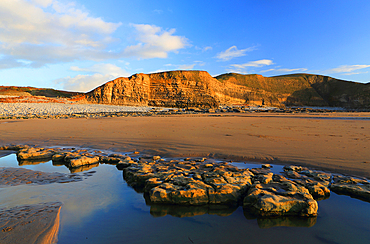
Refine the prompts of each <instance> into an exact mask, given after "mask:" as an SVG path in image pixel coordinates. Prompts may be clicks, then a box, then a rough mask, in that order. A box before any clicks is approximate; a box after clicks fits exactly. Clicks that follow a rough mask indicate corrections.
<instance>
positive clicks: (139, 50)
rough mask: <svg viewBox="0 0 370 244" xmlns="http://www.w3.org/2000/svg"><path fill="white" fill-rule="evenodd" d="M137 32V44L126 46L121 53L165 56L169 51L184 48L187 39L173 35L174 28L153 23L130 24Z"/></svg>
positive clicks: (148, 56) (141, 55)
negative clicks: (163, 28)
mask: <svg viewBox="0 0 370 244" xmlns="http://www.w3.org/2000/svg"><path fill="white" fill-rule="evenodd" d="M131 26H133V27H134V28H135V29H136V31H137V33H136V39H137V40H138V41H139V43H138V44H137V45H133V46H129V47H127V48H126V49H125V50H124V52H123V55H124V56H134V57H139V58H143V59H145V58H166V57H167V56H168V53H169V52H177V51H178V50H179V49H182V48H185V46H186V45H188V44H187V39H186V38H185V37H183V36H175V35H173V34H174V33H175V31H176V30H175V29H170V30H168V31H165V30H162V28H160V27H158V26H155V25H144V24H131Z"/></svg>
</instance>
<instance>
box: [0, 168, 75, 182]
mask: <svg viewBox="0 0 370 244" xmlns="http://www.w3.org/2000/svg"><path fill="white" fill-rule="evenodd" d="M81 180H82V177H81V176H79V175H75V174H71V175H70V174H63V173H47V172H41V171H34V170H30V169H24V168H0V186H16V185H24V184H38V185H45V184H50V183H67V182H76V181H81Z"/></svg>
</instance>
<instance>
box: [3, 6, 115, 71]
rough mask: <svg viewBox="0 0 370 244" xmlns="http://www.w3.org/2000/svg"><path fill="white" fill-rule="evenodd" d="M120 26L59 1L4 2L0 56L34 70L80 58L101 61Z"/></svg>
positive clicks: (106, 54)
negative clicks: (113, 34) (49, 64)
mask: <svg viewBox="0 0 370 244" xmlns="http://www.w3.org/2000/svg"><path fill="white" fill-rule="evenodd" d="M120 25H121V23H110V22H105V21H104V20H102V19H101V18H95V17H91V16H89V13H87V12H84V11H82V10H80V9H77V8H75V6H74V5H73V4H62V3H60V2H58V1H57V0H32V1H26V0H1V1H0V53H2V54H3V55H4V58H7V59H12V60H13V63H15V65H14V66H25V64H24V63H22V62H18V60H20V59H23V60H28V61H30V66H31V67H39V66H43V65H45V64H48V63H58V62H66V61H72V60H78V59H90V60H91V59H92V60H101V59H104V58H106V57H108V56H112V55H111V54H109V53H108V52H107V51H106V50H105V47H106V45H107V44H108V43H110V42H111V41H112V40H113V39H112V37H111V34H112V33H113V32H114V31H116V29H117V28H118V27H119V26H120Z"/></svg>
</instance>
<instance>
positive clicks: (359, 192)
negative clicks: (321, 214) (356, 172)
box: [330, 176, 370, 202]
mask: <svg viewBox="0 0 370 244" xmlns="http://www.w3.org/2000/svg"><path fill="white" fill-rule="evenodd" d="M333 181H334V182H333V183H332V184H331V186H330V189H331V190H332V191H334V192H335V193H338V194H345V195H350V196H352V197H355V198H359V199H362V200H365V201H368V202H370V183H369V182H368V181H367V180H360V179H356V178H353V177H348V176H335V177H334V178H333Z"/></svg>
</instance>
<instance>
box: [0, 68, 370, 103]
mask: <svg viewBox="0 0 370 244" xmlns="http://www.w3.org/2000/svg"><path fill="white" fill-rule="evenodd" d="M1 95H6V96H3V98H0V102H24V100H30V99H28V97H32V98H42V100H40V99H39V100H38V101H39V102H58V101H56V100H55V99H54V100H52V98H58V99H67V100H69V101H73V102H80V103H96V104H112V105H131V106H159V107H180V108H185V107H201V108H216V107H218V106H220V105H260V106H274V107H285V106H323V107H344V108H354V109H361V108H367V109H369V108H370V83H368V84H362V83H356V82H351V81H344V80H338V79H334V78H332V77H328V76H322V75H312V74H292V75H282V76H275V77H264V76H262V75H257V74H252V75H242V74H236V73H228V74H222V75H219V76H216V77H212V76H211V75H210V74H209V73H208V72H206V71H168V72H160V73H153V74H142V73H141V74H135V75H132V76H130V77H120V78H117V79H115V80H112V81H109V82H107V83H105V84H103V85H101V86H99V87H97V88H95V89H94V90H92V91H90V92H87V93H78V92H66V91H59V90H54V89H43V88H34V87H15V86H0V97H1ZM7 96H19V97H22V99H15V98H7ZM34 100H35V99H31V100H30V102H34ZM44 100H45V101H44ZM61 102H64V100H63V101H61Z"/></svg>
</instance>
